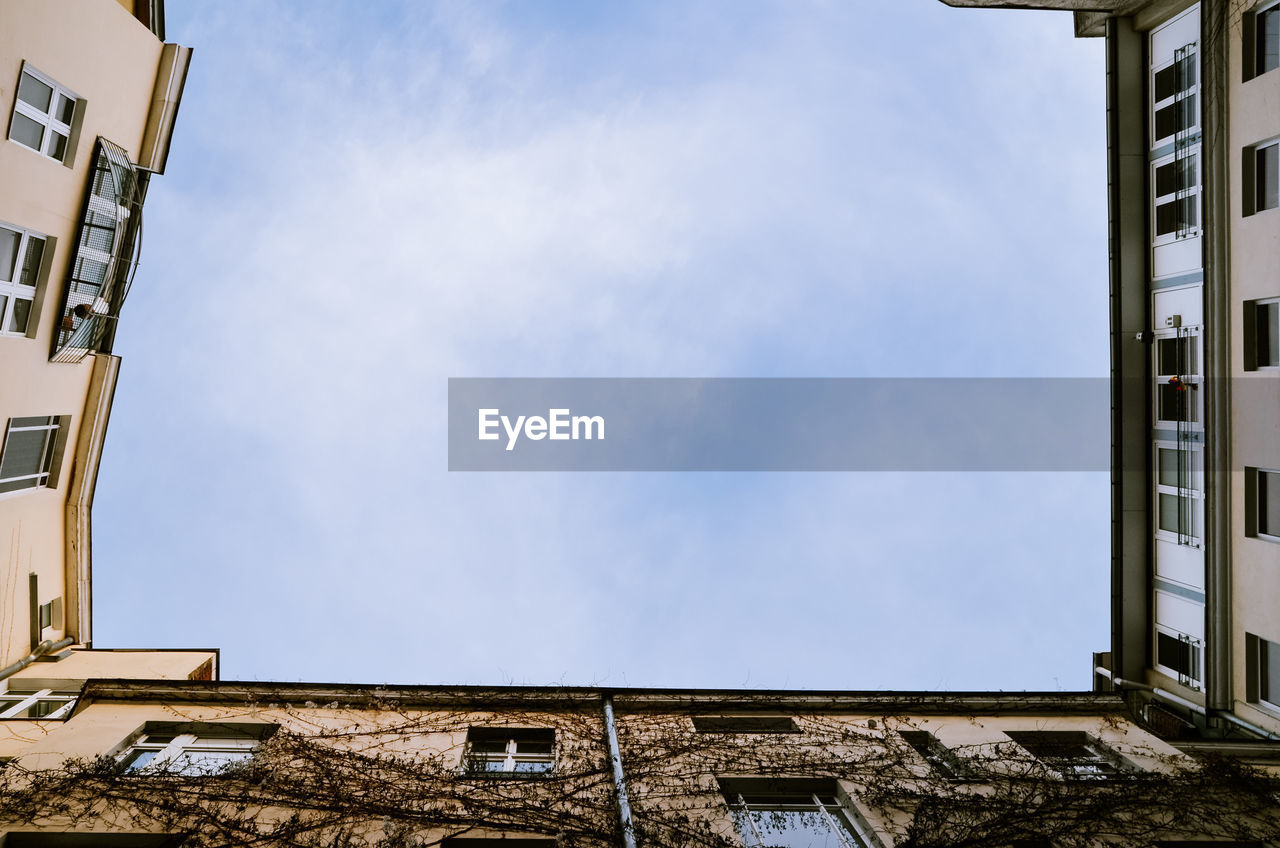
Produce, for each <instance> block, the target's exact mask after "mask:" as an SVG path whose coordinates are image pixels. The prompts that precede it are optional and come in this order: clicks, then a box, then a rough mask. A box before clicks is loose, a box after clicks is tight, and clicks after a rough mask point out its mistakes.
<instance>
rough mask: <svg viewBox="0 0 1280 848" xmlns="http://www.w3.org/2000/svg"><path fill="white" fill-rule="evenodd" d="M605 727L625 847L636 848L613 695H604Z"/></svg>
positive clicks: (634, 829)
mask: <svg viewBox="0 0 1280 848" xmlns="http://www.w3.org/2000/svg"><path fill="white" fill-rule="evenodd" d="M604 729H605V732H606V734H607V735H608V737H609V762H610V764H611V765H612V766H613V788H614V790H615V791H616V793H617V797H618V820H619V821H620V822H621V823H622V845H623V848H636V828H635V824H634V823H633V822H632V821H631V803H630V802H629V801H628V800H627V778H626V776H625V775H623V773H622V752H621V751H620V750H619V749H618V729H617V727H616V726H615V725H614V722H613V696H612V695H605V696H604Z"/></svg>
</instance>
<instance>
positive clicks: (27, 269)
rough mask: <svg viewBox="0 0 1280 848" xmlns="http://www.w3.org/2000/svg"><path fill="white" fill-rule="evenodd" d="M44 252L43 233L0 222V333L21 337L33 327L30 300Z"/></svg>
mask: <svg viewBox="0 0 1280 848" xmlns="http://www.w3.org/2000/svg"><path fill="white" fill-rule="evenodd" d="M44 251H45V237H44V236H42V235H40V234H39V233H34V232H31V231H29V230H23V229H20V228H18V227H14V226H11V225H9V224H4V223H0V335H18V336H22V335H26V334H27V330H28V329H29V328H30V329H34V326H33V325H32V322H31V303H32V301H33V300H35V296H36V284H37V283H38V281H39V279H40V266H41V263H42V262H43V261H44Z"/></svg>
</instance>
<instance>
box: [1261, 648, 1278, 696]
mask: <svg viewBox="0 0 1280 848" xmlns="http://www.w3.org/2000/svg"><path fill="white" fill-rule="evenodd" d="M1258 653H1259V657H1258V661H1259V664H1260V665H1261V666H1262V680H1260V681H1259V683H1260V684H1261V685H1260V686H1259V688H1258V694H1259V695H1261V696H1262V700H1264V701H1270V702H1271V703H1273V704H1280V646H1278V645H1276V644H1275V643H1274V642H1268V641H1267V640H1266V639H1259V640H1258Z"/></svg>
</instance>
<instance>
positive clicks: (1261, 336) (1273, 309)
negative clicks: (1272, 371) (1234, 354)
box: [1254, 303, 1280, 367]
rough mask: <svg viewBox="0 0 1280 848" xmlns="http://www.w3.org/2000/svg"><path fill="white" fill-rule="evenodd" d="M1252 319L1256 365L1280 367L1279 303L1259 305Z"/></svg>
mask: <svg viewBox="0 0 1280 848" xmlns="http://www.w3.org/2000/svg"><path fill="white" fill-rule="evenodd" d="M1254 318H1255V320H1256V326H1255V327H1254V335H1255V338H1256V339H1257V351H1256V355H1257V360H1258V365H1259V366H1262V367H1266V366H1276V365H1280V303H1259V304H1258V305H1257V311H1256V312H1255V314H1254Z"/></svg>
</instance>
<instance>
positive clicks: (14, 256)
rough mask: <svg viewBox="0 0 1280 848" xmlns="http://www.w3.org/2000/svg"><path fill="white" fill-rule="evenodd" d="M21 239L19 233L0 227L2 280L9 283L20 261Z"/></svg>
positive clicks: (0, 272)
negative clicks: (19, 242) (19, 247)
mask: <svg viewBox="0 0 1280 848" xmlns="http://www.w3.org/2000/svg"><path fill="white" fill-rule="evenodd" d="M21 238H22V236H21V235H20V234H19V233H16V232H14V231H13V230H10V229H6V228H5V227H0V280H4V281H5V282H9V281H11V280H12V279H13V270H14V267H15V266H16V263H17V260H18V241H19V240H20V239H21Z"/></svg>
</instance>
